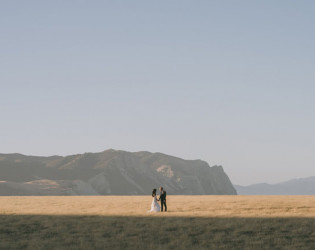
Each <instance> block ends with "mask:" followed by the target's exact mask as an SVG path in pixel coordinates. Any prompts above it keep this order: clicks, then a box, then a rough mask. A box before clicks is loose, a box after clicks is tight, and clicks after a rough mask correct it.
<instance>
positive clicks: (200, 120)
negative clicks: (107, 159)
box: [0, 0, 315, 184]
mask: <svg viewBox="0 0 315 250" xmlns="http://www.w3.org/2000/svg"><path fill="white" fill-rule="evenodd" d="M314 13H315V1H311V0H309V1H301V0H300V1H293V0H292V1H290V0H283V1H280V0H279V1H253V0H250V1H222V0H220V1H219V0H218V1H182V0H181V1H148V0H145V1H1V2H0V31H1V32H0V115H1V119H0V152H2V153H13V152H19V153H23V154H31V155H54V154H58V155H67V154H74V153H83V152H98V151H103V150H105V149H108V148H114V149H122V150H128V151H141V150H147V151H152V152H163V153H167V154H171V155H176V156H179V157H182V158H185V159H203V160H206V161H207V162H208V163H209V164H210V165H215V164H217V165H223V167H224V169H225V171H226V173H227V174H228V175H229V177H230V178H231V180H232V182H233V183H236V184H251V183H256V182H277V181H282V180H287V179H290V178H296V177H305V176H311V175H315V170H314V169H315V68H314V67H315V46H314V42H315V32H314V27H315V15H314Z"/></svg>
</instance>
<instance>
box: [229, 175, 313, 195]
mask: <svg viewBox="0 0 315 250" xmlns="http://www.w3.org/2000/svg"><path fill="white" fill-rule="evenodd" d="M234 187H235V189H236V190H237V193H238V194H240V195H315V176H311V177H306V178H299V179H292V180H289V181H285V182H280V183H276V184H268V183H259V184H253V185H249V186H240V185H234Z"/></svg>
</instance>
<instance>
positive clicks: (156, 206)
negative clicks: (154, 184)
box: [149, 189, 161, 212]
mask: <svg viewBox="0 0 315 250" xmlns="http://www.w3.org/2000/svg"><path fill="white" fill-rule="evenodd" d="M152 197H153V199H152V203H151V210H150V211H149V212H160V210H161V208H160V204H159V203H158V200H157V198H156V189H153V191H152Z"/></svg>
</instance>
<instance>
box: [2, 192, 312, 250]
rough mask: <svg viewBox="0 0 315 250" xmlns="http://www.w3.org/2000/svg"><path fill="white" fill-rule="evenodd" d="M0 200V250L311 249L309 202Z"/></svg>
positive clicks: (294, 198)
mask: <svg viewBox="0 0 315 250" xmlns="http://www.w3.org/2000/svg"><path fill="white" fill-rule="evenodd" d="M151 199H152V198H151V197H150V196H58V197H52V196H49V197H47V196H46V197H44V196H41V197H25V196H24V197H21V196H14V197H0V249H151V248H152V249H315V197H314V196H171V195H169V196H168V197H167V205H168V212H166V213H148V212H147V211H148V210H149V209H150V205H151Z"/></svg>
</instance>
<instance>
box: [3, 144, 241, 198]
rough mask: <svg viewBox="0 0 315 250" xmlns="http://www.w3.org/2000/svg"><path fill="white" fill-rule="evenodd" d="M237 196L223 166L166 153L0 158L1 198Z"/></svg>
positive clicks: (8, 156)
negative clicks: (159, 192)
mask: <svg viewBox="0 0 315 250" xmlns="http://www.w3.org/2000/svg"><path fill="white" fill-rule="evenodd" d="M159 186H163V187H164V189H165V190H166V191H167V193H168V194H174V195H211V194H214V195H216V194H217V195H235V194H236V191H235V189H234V187H233V185H232V183H231V181H230V179H229V177H228V176H227V175H226V174H225V172H224V170H223V168H222V167H221V166H213V167H210V166H209V165H208V163H206V162H205V161H201V160H183V159H180V158H177V157H174V156H170V155H166V154H162V153H150V152H146V151H143V152H126V151H120V150H113V149H110V150H106V151H104V152H100V153H85V154H77V155H70V156H66V157H62V156H50V157H40V156H26V155H22V154H0V195H148V194H150V193H151V191H152V189H153V188H158V187H159Z"/></svg>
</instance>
